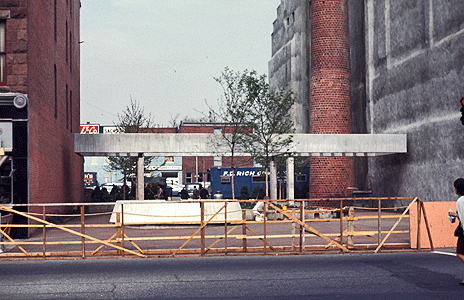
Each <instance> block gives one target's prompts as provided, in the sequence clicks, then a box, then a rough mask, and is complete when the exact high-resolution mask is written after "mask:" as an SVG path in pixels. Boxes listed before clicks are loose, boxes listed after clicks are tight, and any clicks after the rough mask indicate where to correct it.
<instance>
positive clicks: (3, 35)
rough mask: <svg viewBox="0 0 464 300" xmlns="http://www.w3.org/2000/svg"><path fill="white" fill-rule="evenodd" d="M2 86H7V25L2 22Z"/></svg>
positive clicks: (0, 80) (0, 82) (0, 75)
mask: <svg viewBox="0 0 464 300" xmlns="http://www.w3.org/2000/svg"><path fill="white" fill-rule="evenodd" d="M0 85H6V23H5V21H4V20H0Z"/></svg>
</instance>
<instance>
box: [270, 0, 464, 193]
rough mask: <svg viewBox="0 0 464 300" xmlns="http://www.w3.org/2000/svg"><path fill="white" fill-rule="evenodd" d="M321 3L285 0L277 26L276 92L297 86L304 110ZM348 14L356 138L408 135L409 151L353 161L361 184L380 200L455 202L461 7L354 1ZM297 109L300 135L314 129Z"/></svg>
mask: <svg viewBox="0 0 464 300" xmlns="http://www.w3.org/2000/svg"><path fill="white" fill-rule="evenodd" d="M319 2H320V1H316V0H313V1H299V0H283V1H282V3H281V5H280V6H279V8H278V9H277V19H276V21H275V22H274V33H273V36H272V37H273V42H272V46H273V51H272V53H273V57H272V59H271V61H270V62H269V79H270V83H271V87H273V88H279V87H282V86H285V85H288V86H291V87H292V89H293V91H294V93H295V97H297V102H298V104H297V106H299V107H309V103H310V101H311V99H310V98H311V97H310V96H309V94H308V92H307V89H308V88H310V86H311V84H312V83H309V82H308V75H309V74H311V72H312V71H313V70H311V66H310V64H309V61H310V57H311V50H310V48H311V47H310V44H311V27H312V25H311V23H312V22H313V21H314V20H312V19H311V10H312V6H314V3H319ZM322 2H324V1H322ZM325 2H326V3H327V2H329V1H325ZM339 2H343V1H339ZM303 11H304V12H303ZM348 12H349V31H350V32H349V43H350V71H351V98H352V100H351V116H352V132H353V133H376V134H383V133H406V134H407V136H408V153H407V154H398V155H390V156H384V157H376V158H369V159H368V160H366V159H356V160H355V162H354V169H355V186H356V187H357V188H358V189H371V190H372V191H373V195H374V196H390V197H394V196H418V197H419V198H421V199H422V200H424V201H445V200H453V199H455V198H456V196H455V195H454V190H453V188H452V182H453V181H454V179H456V178H457V177H464V172H463V171H462V159H463V157H464V154H463V151H462V149H463V148H464V144H463V140H462V134H463V131H464V127H463V126H462V125H461V124H460V121H459V117H460V113H459V108H460V104H459V100H460V98H461V97H463V96H464V86H463V85H462V82H463V79H464V78H463V77H464V69H463V65H464V50H463V49H464V2H463V1H461V0H450V1H435V0H421V1H419V0H395V1H392V0H373V1H371V0H369V1H355V0H349V1H348ZM293 15H294V16H295V20H296V21H295V23H293V24H292V23H291V22H287V20H290V21H291V20H292V16H293ZM299 18H306V19H304V20H300V19H299ZM297 21H298V22H297ZM295 45H299V47H296V48H292V47H294V46H295ZM295 49H297V50H298V51H296V50H295ZM297 64H303V66H296V65H297ZM295 112H296V113H300V115H299V116H295V117H294V119H295V120H297V122H298V120H301V124H297V125H296V128H297V131H301V132H310V130H311V125H312V124H310V123H309V122H308V119H307V118H308V117H309V115H310V114H311V112H309V111H308V110H305V109H299V108H298V107H297V108H296V109H295Z"/></svg>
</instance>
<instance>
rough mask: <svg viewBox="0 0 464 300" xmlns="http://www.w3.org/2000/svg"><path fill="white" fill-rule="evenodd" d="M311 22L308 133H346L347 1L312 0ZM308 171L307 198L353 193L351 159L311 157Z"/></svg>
mask: <svg viewBox="0 0 464 300" xmlns="http://www.w3.org/2000/svg"><path fill="white" fill-rule="evenodd" d="M311 21H312V29H311V30H312V32H311V100H310V126H311V133H313V134H349V133H351V88H350V49H349V34H348V0H313V1H312V8H311ZM310 170H311V173H310V174H311V177H310V198H329V197H347V196H351V195H352V193H351V190H350V189H349V187H352V186H353V185H354V165H353V158H351V157H312V158H311V161H310Z"/></svg>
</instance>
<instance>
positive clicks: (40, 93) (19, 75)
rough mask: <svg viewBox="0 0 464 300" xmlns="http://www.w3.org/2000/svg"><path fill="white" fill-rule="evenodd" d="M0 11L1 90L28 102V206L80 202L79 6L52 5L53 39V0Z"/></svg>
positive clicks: (60, 1) (75, 1)
mask: <svg viewBox="0 0 464 300" xmlns="http://www.w3.org/2000/svg"><path fill="white" fill-rule="evenodd" d="M2 4H3V5H4V6H1V5H2ZM0 10H9V11H10V16H11V18H10V19H8V20H7V41H8V42H7V63H8V65H7V67H8V69H7V72H8V73H7V86H8V87H9V89H10V90H11V92H18V93H27V94H28V98H29V104H28V113H29V122H28V129H29V157H28V180H29V203H59V202H60V203H61V202H72V203H77V202H81V201H82V199H83V180H82V179H83V160H82V158H81V157H80V156H78V155H77V154H75V153H74V133H79V121H80V105H79V101H80V91H79V78H80V68H79V66H80V61H79V56H80V54H79V53H80V51H79V10H80V1H79V0H68V1H67V0H57V7H56V16H57V18H56V40H55V7H54V1H50V0H34V1H24V0H16V1H14V0H8V1H6V3H5V2H4V1H2V2H0ZM66 24H67V26H66ZM55 65H56V87H57V88H56V96H57V97H56V101H55V67H54V66H55ZM55 107H56V108H55ZM66 209H69V208H66ZM56 210H57V208H47V212H52V211H56ZM40 212H41V209H40Z"/></svg>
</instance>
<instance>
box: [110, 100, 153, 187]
mask: <svg viewBox="0 0 464 300" xmlns="http://www.w3.org/2000/svg"><path fill="white" fill-rule="evenodd" d="M118 119H119V123H118V124H117V125H116V127H117V132H118V133H141V132H146V131H147V128H151V127H154V125H155V124H154V121H153V118H152V116H151V114H148V115H146V114H145V111H144V109H143V108H142V107H140V105H139V103H138V102H137V101H135V100H133V99H132V98H131V99H130V105H129V106H127V107H126V109H125V110H124V111H123V112H122V114H118ZM153 158H154V157H144V169H145V172H147V168H148V166H149V165H150V164H151V162H152V160H153ZM137 160H138V158H137V157H108V161H107V162H108V164H107V165H105V166H104V167H103V169H104V170H105V171H108V172H112V171H120V172H121V173H122V175H123V178H124V183H126V181H127V177H128V176H129V175H131V174H136V173H137Z"/></svg>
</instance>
